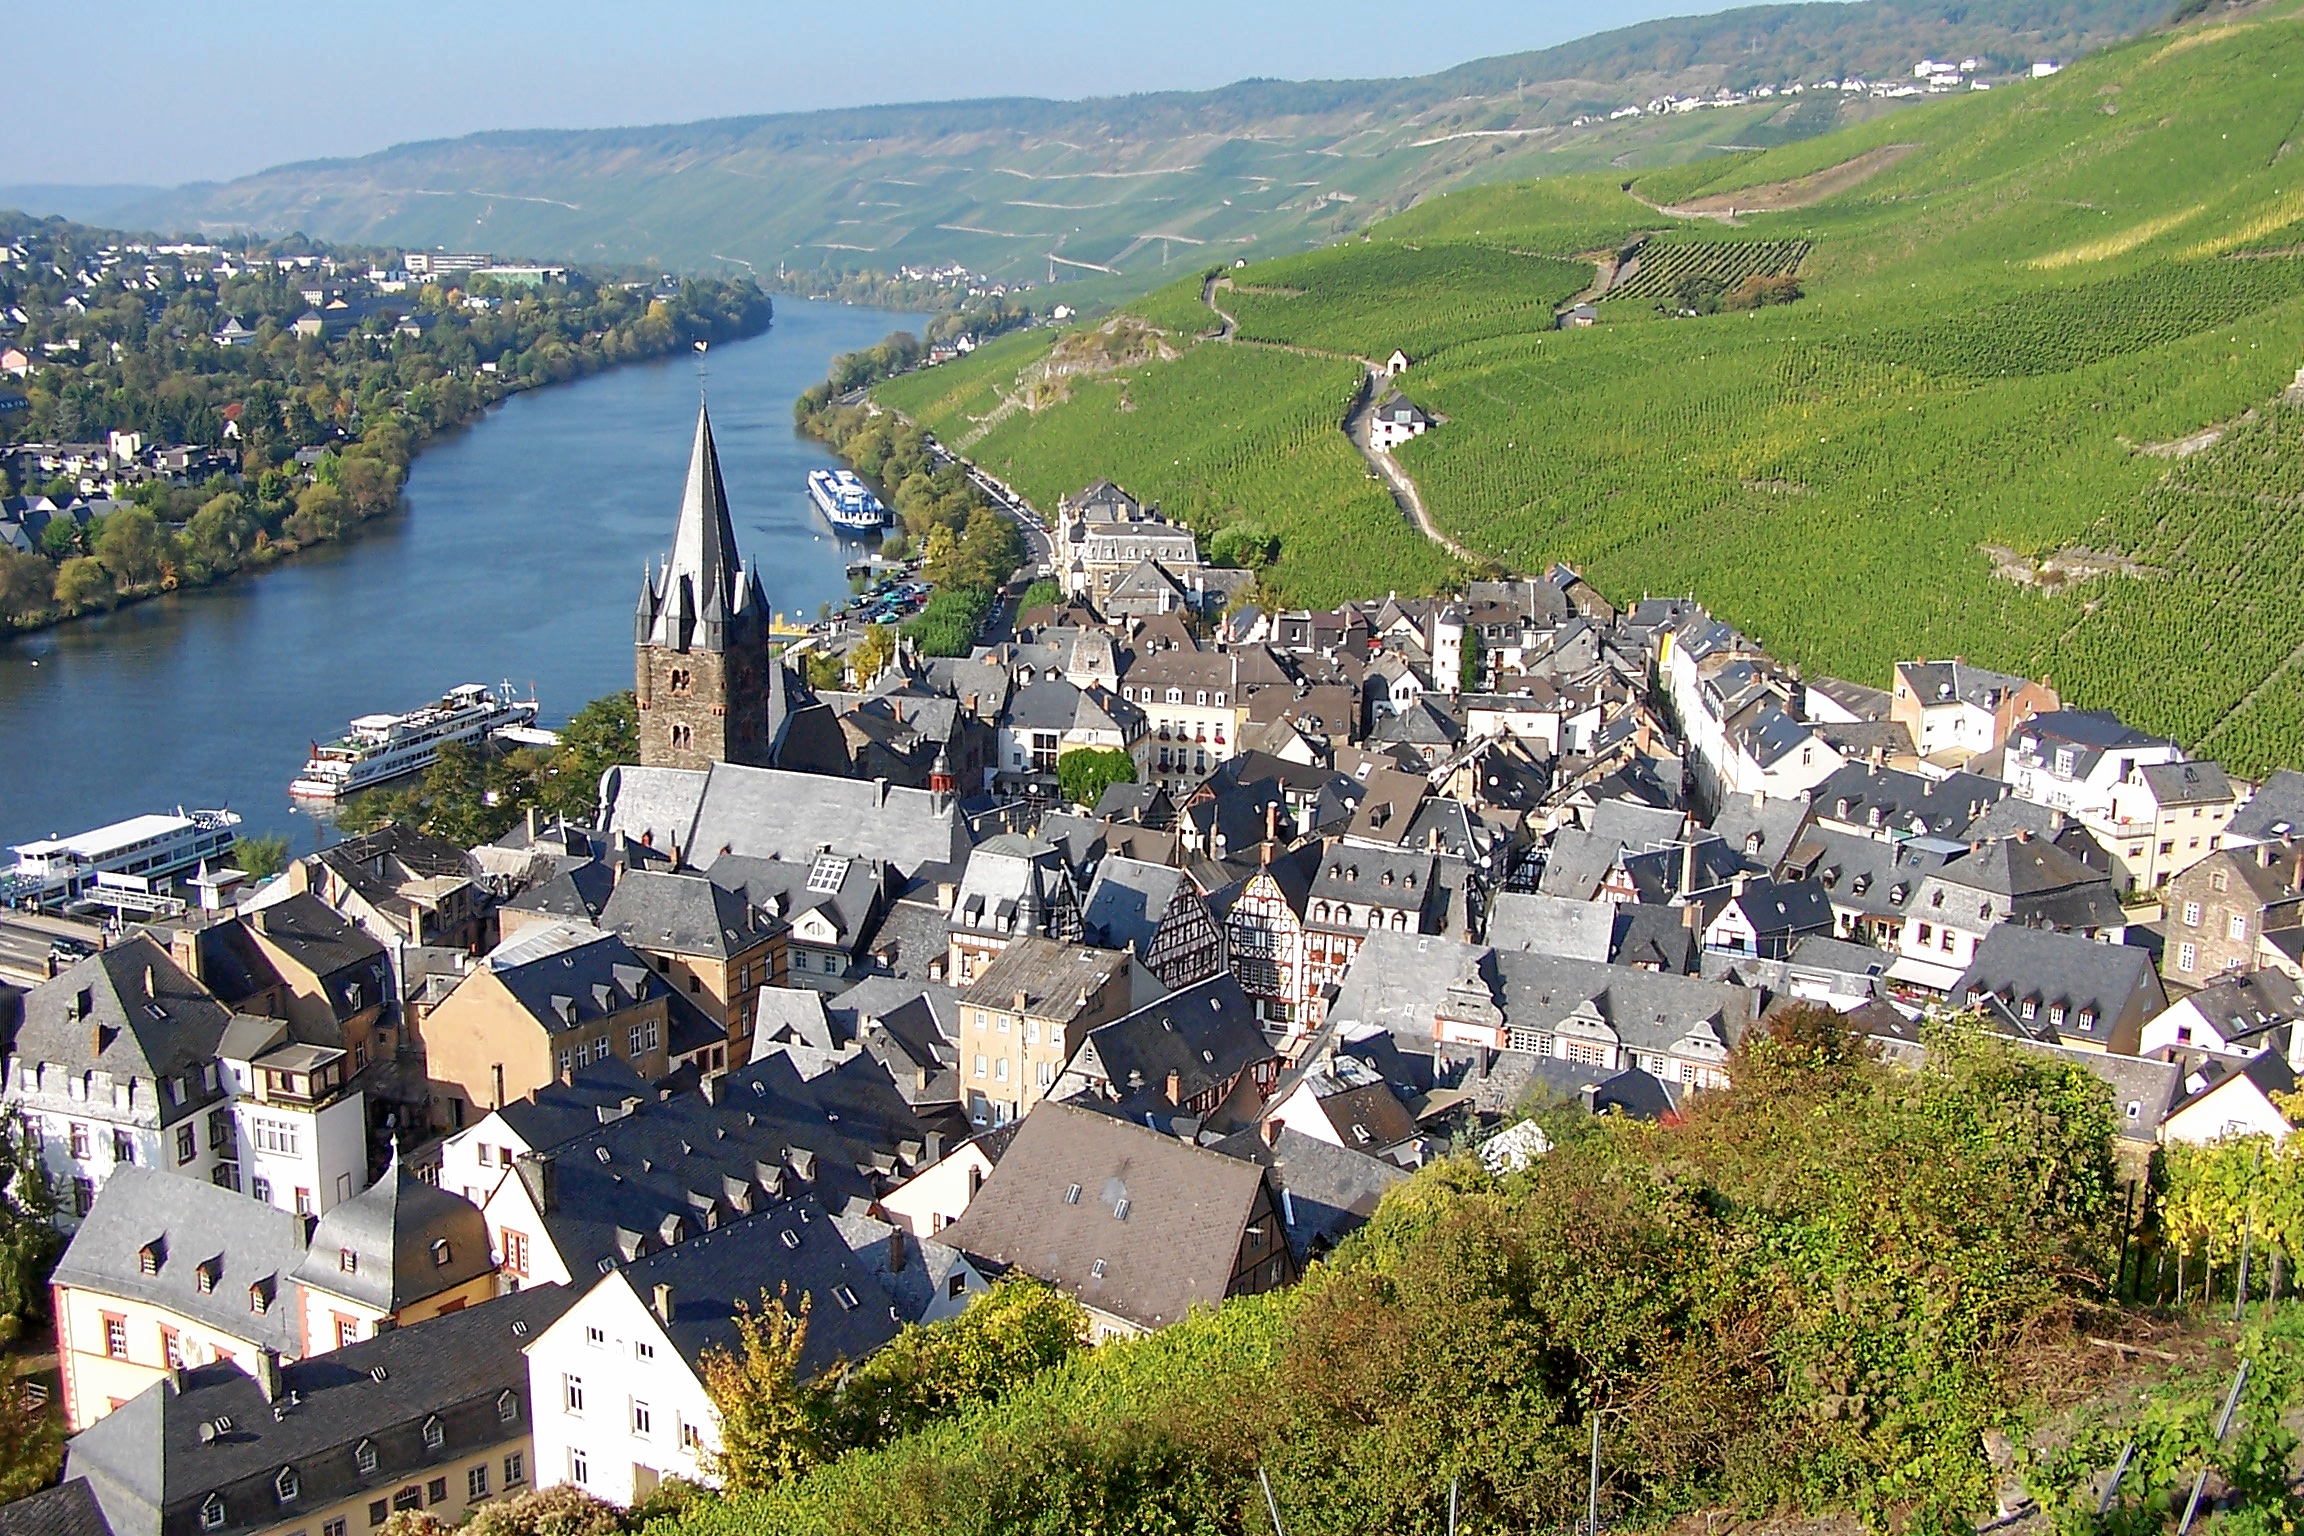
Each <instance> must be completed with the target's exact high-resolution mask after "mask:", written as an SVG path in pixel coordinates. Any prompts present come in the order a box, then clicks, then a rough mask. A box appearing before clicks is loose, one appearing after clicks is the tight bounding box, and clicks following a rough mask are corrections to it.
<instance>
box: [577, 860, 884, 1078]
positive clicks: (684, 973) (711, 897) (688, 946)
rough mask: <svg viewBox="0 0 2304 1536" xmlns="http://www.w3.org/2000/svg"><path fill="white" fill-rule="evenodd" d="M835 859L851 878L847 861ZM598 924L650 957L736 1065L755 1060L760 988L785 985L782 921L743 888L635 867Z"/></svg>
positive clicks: (606, 905)
mask: <svg viewBox="0 0 2304 1536" xmlns="http://www.w3.org/2000/svg"><path fill="white" fill-rule="evenodd" d="M834 862H835V863H836V864H837V865H838V866H839V867H840V870H841V872H842V873H843V874H845V872H846V869H847V865H848V861H847V860H845V859H835V860H834ZM599 926H600V927H601V928H603V929H605V930H607V931H608V932H610V933H613V934H616V935H617V936H618V937H620V938H622V939H623V940H624V942H625V943H626V944H629V945H630V946H631V947H632V948H633V949H634V950H636V951H638V952H639V953H640V954H642V955H645V956H646V957H647V958H648V960H649V962H650V963H651V964H653V965H654V966H655V968H656V973H657V974H658V975H659V976H661V977H663V978H664V980H665V982H666V983H667V984H668V985H669V986H670V987H671V988H672V990H673V991H674V992H675V993H678V994H680V995H681V996H683V997H685V998H686V999H687V1000H688V1002H689V1003H690V1004H691V1005H692V1006H694V1007H697V1008H701V1009H702V1010H703V1011H704V1012H705V1013H706V1014H708V1015H709V1016H710V1017H711V1018H712V1020H713V1022H714V1023H716V1024H717V1025H719V1026H720V1028H721V1029H722V1030H723V1031H724V1032H725V1033H726V1034H727V1037H728V1051H729V1059H730V1060H733V1061H746V1060H749V1059H750V1058H751V1055H752V1011H753V1007H754V1004H755V1003H756V1001H757V999H758V996H759V990H760V988H762V987H767V986H775V985H778V984H779V983H780V981H781V977H780V974H779V972H780V970H781V968H780V967H779V966H778V965H777V963H776V960H777V954H776V951H777V949H778V948H779V945H778V943H777V940H778V938H779V937H780V936H781V934H782V931H783V928H784V925H783V924H781V923H779V922H778V921H776V920H775V919H774V918H772V917H770V916H769V915H768V914H767V913H765V912H763V911H761V910H760V909H759V908H758V907H755V906H754V905H753V904H752V903H751V901H750V900H749V899H748V897H747V894H746V893H745V892H744V891H741V890H734V889H731V888H729V887H728V886H726V885H723V884H721V883H720V882H719V881H716V880H711V879H707V878H706V877H705V876H703V875H700V874H690V873H686V872H676V871H672V870H658V869H635V870H630V871H628V872H626V874H625V875H624V877H623V878H622V879H620V880H618V881H617V882H616V888H615V890H614V891H612V892H610V893H609V896H608V900H607V901H606V902H605V903H603V904H602V906H601V908H600V919H599Z"/></svg>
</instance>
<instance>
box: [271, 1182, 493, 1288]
mask: <svg viewBox="0 0 2304 1536" xmlns="http://www.w3.org/2000/svg"><path fill="white" fill-rule="evenodd" d="M441 1242H445V1243H446V1244H447V1245H448V1248H447V1252H446V1262H445V1263H443V1262H441V1254H440V1252H439V1250H438V1249H437V1248H436V1247H435V1245H436V1244H438V1243H441ZM346 1254H349V1255H350V1256H351V1257H350V1265H351V1267H350V1268H346V1259H345V1255H346ZM495 1267H496V1261H495V1259H494V1258H493V1257H492V1256H491V1255H490V1254H489V1251H488V1222H487V1219H486V1218H485V1217H483V1216H482V1215H481V1214H480V1208H479V1207H478V1206H476V1205H474V1204H473V1203H472V1202H471V1201H469V1200H467V1199H465V1198H464V1197H463V1196H462V1195H459V1194H456V1193H454V1192H452V1191H449V1190H445V1189H442V1188H441V1187H440V1186H439V1185H437V1184H427V1183H426V1182H424V1180H422V1179H420V1178H418V1177H416V1173H415V1170H413V1169H412V1168H410V1167H409V1166H408V1165H407V1164H406V1163H404V1162H402V1161H401V1160H400V1157H399V1155H398V1153H397V1152H395V1153H394V1155H393V1158H392V1165H391V1166H390V1167H388V1168H386V1169H385V1170H384V1174H383V1177H381V1178H379V1179H378V1180H377V1181H376V1182H375V1183H373V1184H371V1185H369V1186H368V1187H367V1188H366V1189H364V1190H362V1191H361V1192H360V1193H359V1194H357V1195H354V1196H353V1197H352V1198H351V1199H349V1200H340V1201H338V1202H337V1203H336V1204H335V1205H333V1206H330V1207H329V1208H328V1211H327V1214H325V1215H323V1216H322V1217H321V1218H320V1221H319V1224H318V1225H317V1226H315V1227H314V1228H313V1229H312V1245H311V1250H310V1251H309V1252H308V1253H306V1254H305V1255H304V1260H303V1262H302V1263H300V1264H298V1265H297V1266H296V1271H295V1278H296V1280H297V1283H299V1284H301V1285H306V1286H310V1287H311V1288H313V1289H315V1290H320V1291H326V1292H327V1293H329V1294H330V1295H334V1296H342V1297H345V1298H346V1299H348V1300H351V1301H356V1302H359V1303H360V1304H361V1305H363V1306H366V1307H372V1308H374V1309H375V1310H376V1311H379V1312H397V1311H399V1310H400V1309H401V1308H402V1307H407V1306H412V1305H414V1304H415V1303H417V1302H419V1301H422V1300H424V1298H426V1297H427V1296H437V1295H439V1294H440V1293H441V1292H442V1291H448V1290H453V1289H455V1288H456V1287H457V1286H459V1285H462V1284H463V1283H464V1282H465V1281H467V1280H472V1279H476V1278H478V1277H479V1276H481V1275H485V1274H488V1273H489V1272H491V1271H492V1270H494V1269H495Z"/></svg>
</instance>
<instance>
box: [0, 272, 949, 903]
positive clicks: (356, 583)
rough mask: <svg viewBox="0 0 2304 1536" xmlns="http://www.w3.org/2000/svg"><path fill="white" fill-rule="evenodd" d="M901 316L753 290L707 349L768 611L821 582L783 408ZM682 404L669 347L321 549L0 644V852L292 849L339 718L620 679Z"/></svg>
mask: <svg viewBox="0 0 2304 1536" xmlns="http://www.w3.org/2000/svg"><path fill="white" fill-rule="evenodd" d="M919 325H920V317H918V316H907V315H898V314H891V313H889V312H887V311H885V310H873V309H861V308H853V307H850V306H847V305H840V304H825V303H814V302H810V301H808V300H804V299H789V298H783V297H779V298H778V299H777V300H776V323H775V325H774V326H773V327H771V328H770V329H769V330H768V331H767V332H766V333H764V334H762V335H760V336H756V337H753V338H751V339H750V340H747V341H741V342H731V343H727V344H725V345H722V346H718V347H715V348H713V349H712V351H711V353H710V355H709V357H708V359H707V362H708V364H709V370H708V371H709V380H708V383H709V391H710V399H711V404H712V429H713V435H714V437H715V439H716V440H717V441H718V444H719V449H720V465H721V470H722V474H723V477H724V479H725V480H726V482H727V486H728V500H729V507H730V511H731V513H732V515H733V517H734V520H735V524H736V537H737V542H738V545H739V546H740V548H741V550H742V552H743V555H744V558H745V560H746V561H747V562H748V563H752V564H754V565H756V566H757V568H758V569H759V571H760V576H761V581H762V584H763V585H764V586H765V588H766V589H767V593H768V598H769V601H770V603H771V605H772V606H774V608H775V609H776V611H777V612H779V613H785V614H791V613H801V614H804V615H807V616H809V617H813V616H814V614H815V612H816V609H817V605H818V604H820V603H823V602H824V601H826V600H827V599H836V598H839V597H841V596H843V595H845V593H846V592H847V578H846V575H845V567H846V560H847V551H845V550H844V549H843V547H842V544H841V542H840V541H839V540H838V539H836V538H835V537H834V536H833V534H832V533H831V532H830V530H828V529H827V528H826V527H825V525H824V523H823V522H822V520H821V519H820V518H818V517H817V516H816V515H815V513H814V511H813V510H812V508H811V507H810V506H809V503H808V500H807V491H806V477H807V474H808V471H809V470H811V469H817V468H823V467H829V466H832V465H833V464H834V463H835V462H836V461H835V460H834V459H833V458H832V456H831V455H830V454H829V453H827V452H826V451H825V449H824V447H823V445H822V444H820V443H816V442H813V441H810V440H808V439H805V438H802V437H801V436H800V435H799V434H798V433H796V432H795V431H794V430H793V427H792V401H793V398H794V397H795V396H796V395H798V394H799V393H800V392H801V391H802V390H803V389H806V388H807V387H808V386H809V385H811V384H813V383H816V382H817V381H819V380H821V379H822V378H823V377H824V370H825V366H826V365H827V364H828V363H829V362H830V361H831V359H832V357H833V356H834V355H835V354H837V353H840V352H847V351H852V350H854V349H856V348H858V347H863V346H869V345H871V344H872V343H874V342H876V341H878V340H879V339H880V338H881V337H883V336H885V335H887V334H888V332H890V331H891V330H895V329H898V328H899V327H908V328H913V329H917V328H918V326H919ZM696 391H697V370H696V367H695V359H694V358H693V357H691V356H688V355H683V356H680V357H677V358H669V359H664V360H660V361H656V362H649V363H634V364H629V365H626V366H624V367H621V368H615V369H611V370H609V371H608V372H605V373H601V374H596V375H594V376H593V377H591V378H588V379H582V380H578V381H576V382H573V383H569V384H561V385H555V386H553V387H551V388H547V389H541V390H536V391H534V392H532V393H527V394H522V395H518V396H515V397H514V398H512V399H510V400H507V401H506V402H504V404H502V405H501V406H499V407H497V408H496V409H495V410H493V411H491V412H490V413H489V414H488V415H487V417H486V418H484V419H483V420H481V421H479V422H477V423H475V424H474V425H472V426H471V427H469V428H467V429H465V430H463V431H460V432H458V433H456V434H454V435H452V436H450V437H447V438H445V439H442V440H440V441H438V442H435V443H433V444H431V445H430V446H429V447H427V448H426V449H425V450H424V451H423V452H422V453H421V454H419V455H418V456H417V459H416V462H415V464H414V466H413V467H412V469H411V472H410V475H409V481H408V495H407V506H406V508H405V509H404V510H403V511H400V512H397V513H393V514H391V515H390V516H388V517H385V518H381V519H379V520H377V521H376V522H374V523H371V524H368V525H366V526H364V527H363V528H362V529H361V530H360V531H359V532H358V534H357V535H356V536H355V537H353V538H352V539H350V540H349V541H347V542H345V543H343V544H338V545H330V546H323V547H321V548H318V549H314V550H311V551H308V552H306V553H304V554H301V555H298V556H296V557H294V558H293V559H291V560H289V561H288V562H287V563H285V564H283V565H280V566H277V567H275V568H273V569H271V570H268V571H264V572H260V573H256V574H252V575H249V576H246V577H242V578H240V579H238V580H235V581H230V582H226V583H224V584H223V585H221V586H217V587H210V588H205V589H202V590H199V591H194V592H183V593H173V594H170V595H168V596H166V597H161V598H156V599H153V600H152V601H150V602H145V603H139V604H136V605H134V606H131V607H128V608H124V609H121V610H120V611H118V612H116V613H110V614H106V615H104V616H102V617H100V618H95V619H84V620H80V621H78V622H76V623H72V624H65V625H60V626H57V627H55V628H53V629H48V630H42V631H39V632H36V633H33V634H29V635H22V636H18V637H16V638H14V639H11V640H7V641H0V847H4V846H5V845H7V844H10V843H20V842H24V841H26V840H28V839H30V838H34V837H41V836H45V835H48V834H50V833H71V832H77V831H82V830H85V829H87V828H90V827H95V826H99V825H102V824H104V823H106V822H111V821H116V820H119V819H121V818H123V817H127V816H133V815H137V814H140V813H142V812H146V811H155V810H165V809H168V808H170V807H173V806H176V805H179V804H181V805H184V806H186V807H192V806H227V807H229V808H231V809H232V810H235V811H238V812H239V813H240V814H241V815H242V816H243V817H245V818H246V826H245V827H244V829H243V832H244V834H245V833H253V832H279V833H285V834H288V836H289V838H290V842H291V846H292V848H293V849H295V850H298V851H303V850H307V849H310V848H313V847H316V846H318V845H319V843H320V842H321V841H322V840H323V838H324V837H325V836H326V829H325V828H324V827H322V826H321V825H320V824H319V823H317V822H316V821H314V820H313V819H312V818H311V817H310V816H307V815H305V814H304V813H303V812H301V811H299V810H296V809H295V808H293V807H292V806H291V804H290V802H289V800H288V790H287V786H288V781H289V779H291V778H292V777H294V776H295V773H296V770H297V769H298V768H299V767H301V766H302V765H303V762H304V758H305V755H306V753H307V751H308V749H309V745H310V743H311V741H312V740H313V739H314V738H320V739H327V738H329V737H331V736H334V735H336V734H338V733H339V732H341V731H342V730H343V728H344V723H345V722H346V721H347V720H349V719H351V718H352V717H353V716H354V715H360V714H369V713H374V712H377V711H398V710H403V709H410V708H413V707H415V706H416V705H418V704H421V703H424V702H425V701H426V700H428V699H431V698H436V697H438V696H439V695H440V694H442V693H444V692H446V691H447V690H448V689H449V688H450V687H453V686H454V685H456V684H458V683H466V682H485V683H497V682H500V681H504V680H507V679H508V680H510V681H511V682H512V684H513V685H514V686H515V687H516V688H519V689H521V690H523V691H525V690H526V689H527V688H529V687H530V686H531V685H533V686H534V688H535V690H536V694H537V697H538V699H539V700H540V701H541V704H542V707H543V719H544V721H545V722H546V723H547V724H551V723H557V722H559V721H562V720H565V719H566V718H567V717H568V715H570V714H571V713H573V712H574V711H575V710H576V709H577V708H579V707H580V706H581V705H583V704H584V703H585V702H586V701H587V700H590V699H593V698H597V697H598V696H600V695H601V694H604V693H609V692H612V691H614V690H616V689H619V688H629V687H631V686H632V608H633V604H634V602H635V601H636V600H637V599H638V597H639V595H640V572H641V566H642V564H643V562H645V561H647V560H649V559H652V558H656V557H658V556H660V555H662V554H663V553H664V551H665V550H666V549H667V548H668V547H669V546H670V544H671V542H672V526H673V522H674V520H675V519H676V517H677V515H678V512H679V506H680V485H681V479H682V476H683V474H684V473H685V471H686V468H687V461H688V449H689V446H690V443H691V441H692V436H693V432H694V428H695V415H696ZM6 862H7V860H6V859H5V857H0V864H4V863H6Z"/></svg>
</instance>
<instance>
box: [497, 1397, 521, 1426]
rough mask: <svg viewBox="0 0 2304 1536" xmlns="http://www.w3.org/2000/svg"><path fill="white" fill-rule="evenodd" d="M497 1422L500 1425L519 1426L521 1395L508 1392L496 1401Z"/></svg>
mask: <svg viewBox="0 0 2304 1536" xmlns="http://www.w3.org/2000/svg"><path fill="white" fill-rule="evenodd" d="M496 1422H497V1423H499V1424H517V1423H519V1422H520V1394H519V1393H517V1392H506V1393H504V1394H503V1395H502V1396H500V1397H498V1398H497V1399H496Z"/></svg>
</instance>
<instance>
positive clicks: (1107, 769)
mask: <svg viewBox="0 0 2304 1536" xmlns="http://www.w3.org/2000/svg"><path fill="white" fill-rule="evenodd" d="M1135 782H1136V760H1135V759H1134V758H1132V757H1130V756H1129V755H1128V754H1127V753H1126V752H1124V751H1122V750H1121V749H1120V748H1118V747H1101V748H1099V747H1076V748H1074V749H1073V750H1072V751H1070V752H1067V753H1065V754H1064V755H1063V756H1061V757H1059V758H1057V759H1056V786H1057V788H1058V789H1060V790H1062V791H1063V793H1064V798H1065V799H1066V800H1069V801H1070V802H1072V803H1073V804H1074V805H1087V806H1093V805H1094V804H1095V803H1096V802H1097V801H1099V800H1101V799H1103V798H1104V791H1105V790H1107V789H1110V788H1111V787H1112V786H1113V785H1115V784H1133V783H1135Z"/></svg>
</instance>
